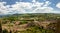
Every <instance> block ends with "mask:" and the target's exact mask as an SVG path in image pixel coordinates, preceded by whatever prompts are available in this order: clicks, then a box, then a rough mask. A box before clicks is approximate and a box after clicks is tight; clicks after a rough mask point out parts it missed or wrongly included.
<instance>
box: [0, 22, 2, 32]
mask: <svg viewBox="0 0 60 33" xmlns="http://www.w3.org/2000/svg"><path fill="white" fill-rule="evenodd" d="M0 33H2V25H1V21H0Z"/></svg>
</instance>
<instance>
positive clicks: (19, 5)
mask: <svg viewBox="0 0 60 33" xmlns="http://www.w3.org/2000/svg"><path fill="white" fill-rule="evenodd" d="M50 4H51V2H49V1H45V2H36V1H35V0H34V1H33V3H30V2H16V4H12V5H6V2H0V14H14V13H19V14H20V13H58V11H55V10H54V9H53V8H52V7H49V5H50Z"/></svg>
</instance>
